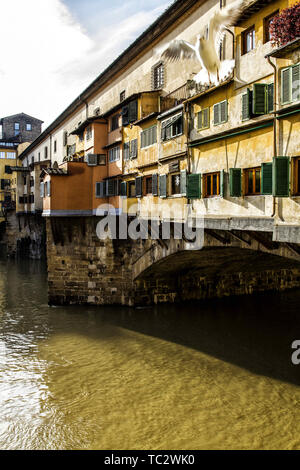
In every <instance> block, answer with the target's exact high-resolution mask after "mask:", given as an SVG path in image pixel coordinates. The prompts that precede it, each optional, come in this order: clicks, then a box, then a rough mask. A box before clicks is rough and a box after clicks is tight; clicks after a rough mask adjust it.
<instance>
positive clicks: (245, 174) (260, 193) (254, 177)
mask: <svg viewBox="0 0 300 470" xmlns="http://www.w3.org/2000/svg"><path fill="white" fill-rule="evenodd" d="M257 171H259V192H258V191H256V172H257ZM250 172H252V178H253V191H252V192H250V191H249V177H248V175H249V173H250ZM243 173H244V183H245V186H244V187H245V196H261V195H262V171H261V166H257V167H252V168H245V169H244V172H243Z"/></svg>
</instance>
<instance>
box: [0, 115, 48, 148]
mask: <svg viewBox="0 0 300 470" xmlns="http://www.w3.org/2000/svg"><path fill="white" fill-rule="evenodd" d="M42 124H43V121H41V120H40V119H37V118H35V117H32V116H29V115H28V114H25V113H19V114H13V115H12V116H6V117H3V118H1V119H0V140H3V141H6V142H17V143H19V144H21V143H23V142H33V141H34V140H35V139H36V138H37V137H38V136H39V135H40V133H41V132H42Z"/></svg>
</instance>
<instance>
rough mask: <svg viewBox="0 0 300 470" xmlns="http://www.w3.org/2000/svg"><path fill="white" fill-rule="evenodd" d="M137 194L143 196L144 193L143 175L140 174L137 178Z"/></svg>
mask: <svg viewBox="0 0 300 470" xmlns="http://www.w3.org/2000/svg"><path fill="white" fill-rule="evenodd" d="M135 195H136V197H142V195H143V177H142V176H138V177H137V178H135Z"/></svg>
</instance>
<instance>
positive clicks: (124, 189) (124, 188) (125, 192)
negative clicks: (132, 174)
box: [121, 181, 127, 197]
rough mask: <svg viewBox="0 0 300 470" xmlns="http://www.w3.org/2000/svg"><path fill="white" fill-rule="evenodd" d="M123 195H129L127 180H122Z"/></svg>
mask: <svg viewBox="0 0 300 470" xmlns="http://www.w3.org/2000/svg"><path fill="white" fill-rule="evenodd" d="M121 196H123V197H126V196H127V182H126V181H122V182H121Z"/></svg>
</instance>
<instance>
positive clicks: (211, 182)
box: [202, 171, 221, 198]
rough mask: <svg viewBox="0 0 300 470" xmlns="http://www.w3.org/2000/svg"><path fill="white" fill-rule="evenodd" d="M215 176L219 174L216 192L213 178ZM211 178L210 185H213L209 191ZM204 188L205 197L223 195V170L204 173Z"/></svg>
mask: <svg viewBox="0 0 300 470" xmlns="http://www.w3.org/2000/svg"><path fill="white" fill-rule="evenodd" d="M214 176H217V189H216V193H214V192H213V187H214V182H213V178H214ZM209 179H210V187H211V193H210V194H209V193H208V180H209ZM202 190H203V197H204V198H212V197H217V196H221V172H220V171H214V172H211V173H204V174H203V175H202Z"/></svg>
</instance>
